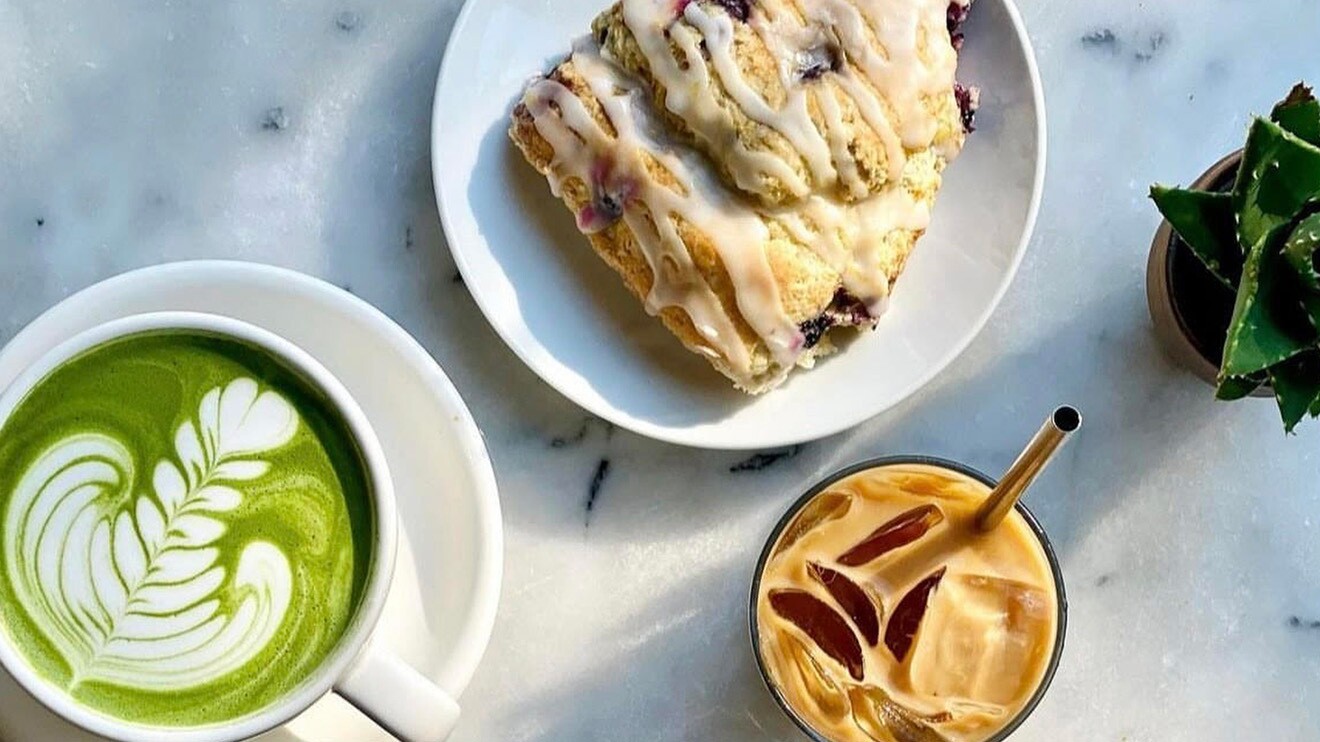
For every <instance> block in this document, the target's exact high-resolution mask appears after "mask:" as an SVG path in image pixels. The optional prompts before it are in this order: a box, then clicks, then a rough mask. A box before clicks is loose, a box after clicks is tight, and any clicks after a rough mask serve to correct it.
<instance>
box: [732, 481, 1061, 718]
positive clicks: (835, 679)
mask: <svg viewBox="0 0 1320 742" xmlns="http://www.w3.org/2000/svg"><path fill="white" fill-rule="evenodd" d="M989 491H990V488H989V487H988V486H987V485H986V484H984V483H982V482H981V481H979V480H977V479H975V478H973V477H971V476H969V475H967V474H964V473H962V472H960V471H957V470H955V469H952V468H946V467H943V466H935V465H932V464H927V463H920V464H918V463H902V464H889V465H882V466H879V467H876V468H870V469H866V470H863V471H860V472H857V473H855V474H852V475H850V476H847V477H844V478H843V479H840V480H838V481H836V482H834V483H832V484H830V485H829V486H827V487H826V488H825V489H824V490H823V491H821V492H819V493H818V494H816V495H815V496H814V497H812V498H811V499H810V500H808V501H807V502H806V503H805V504H804V505H803V506H802V507H801V508H800V510H799V511H798V512H797V513H796V515H794V516H793V517H791V518H790V519H789V521H788V522H787V524H786V525H785V526H784V527H783V529H782V530H781V531H780V532H779V535H778V537H777V538H776V539H775V542H774V544H773V546H771V547H770V550H769V552H768V556H767V557H766V558H765V560H764V565H763V566H762V572H761V574H760V579H759V584H758V586H757V588H756V593H755V596H754V600H755V606H754V612H755V615H754V622H755V632H756V634H757V637H756V638H757V641H756V644H757V651H758V652H759V655H760V657H759V660H760V662H761V665H762V668H763V669H764V671H765V675H766V678H767V681H768V682H769V684H770V686H771V689H772V690H773V691H774V693H775V694H776V695H777V696H778V697H779V699H780V701H781V702H782V703H783V704H784V705H785V706H786V707H787V708H788V709H789V710H790V713H791V714H792V715H793V716H795V717H796V719H797V720H798V722H799V723H800V724H802V725H803V726H805V727H807V728H809V729H810V730H811V731H812V732H814V733H815V734H816V735H817V736H819V737H820V738H821V739H824V740H829V741H830V742H853V741H857V742H987V740H992V739H995V738H996V735H999V734H1001V733H1002V732H1004V731H1005V730H1006V729H1009V728H1010V727H1012V726H1014V725H1015V724H1016V723H1017V721H1018V719H1019V717H1020V716H1021V715H1022V714H1023V712H1024V709H1027V708H1028V707H1029V706H1030V705H1031V704H1032V703H1033V699H1034V698H1035V697H1036V695H1037V691H1038V689H1040V688H1041V687H1042V684H1043V683H1045V682H1046V677H1047V675H1048V674H1049V673H1050V672H1052V667H1051V664H1052V661H1053V660H1054V650H1055V645H1056V643H1057V642H1058V641H1059V634H1060V630H1061V628H1060V622H1061V617H1060V610H1059V605H1060V596H1059V592H1060V589H1061V586H1060V585H1059V584H1058V583H1056V577H1055V570H1054V569H1052V566H1051V560H1050V557H1049V556H1048V555H1047V553H1046V549H1045V547H1044V545H1043V543H1042V540H1041V537H1039V536H1038V535H1037V533H1036V531H1034V530H1033V529H1032V527H1031V525H1029V524H1028V523H1027V521H1026V519H1025V518H1024V517H1023V516H1022V514H1021V513H1019V512H1013V513H1011V514H1010V515H1009V517H1008V518H1007V519H1006V520H1005V521H1004V522H1003V523H1002V524H1001V525H1000V526H998V527H997V528H995V529H994V530H993V531H991V532H989V533H981V532H979V531H978V530H977V529H976V526H975V524H974V515H975V513H976V509H977V507H978V506H979V505H980V504H981V502H982V501H983V500H984V499H985V498H986V496H987V495H988V494H989Z"/></svg>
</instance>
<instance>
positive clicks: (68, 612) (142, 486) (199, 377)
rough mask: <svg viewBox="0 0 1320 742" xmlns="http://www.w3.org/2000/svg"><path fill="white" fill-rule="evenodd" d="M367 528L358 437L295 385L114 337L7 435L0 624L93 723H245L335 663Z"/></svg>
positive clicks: (235, 351) (277, 369)
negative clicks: (107, 719) (329, 660)
mask: <svg viewBox="0 0 1320 742" xmlns="http://www.w3.org/2000/svg"><path fill="white" fill-rule="evenodd" d="M374 517H375V515H374V510H373V508H372V505H371V496H370V490H369V486H368V484H367V478H366V473H365V471H364V469H363V465H362V459H361V453H360V451H359V450H358V448H357V443H356V441H355V439H354V438H353V435H352V433H351V432H350V431H349V430H348V428H347V426H346V424H345V423H344V422H343V420H342V418H340V417H339V413H338V411H337V409H335V407H334V405H333V404H331V403H330V402H329V401H328V400H326V399H325V397H324V395H323V394H322V393H321V392H320V390H319V389H317V388H315V387H313V386H311V385H310V384H309V383H308V382H306V381H305V380H304V379H303V377H302V376H301V375H300V374H299V373H298V372H296V371H294V370H292V369H290V368H288V367H286V366H285V365H284V364H283V362H282V361H280V360H279V359H277V358H275V357H273V356H271V355H269V354H268V353H266V352H265V351H264V350H261V349H259V348H256V347H252V346H248V345H245V344H243V343H241V342H239V341H236V340H231V339H228V338H224V337H218V336H212V335H206V334H200V333H197V334H190V333H187V332H183V331H178V332H173V331H162V332H154V333H146V334H143V335H135V336H130V337H128V338H121V339H119V340H115V341H111V342H110V343H108V344H106V345H103V346H100V347H97V348H93V349H92V350H90V351H87V352H86V353H84V354H82V355H80V356H78V357H76V358H74V359H72V360H70V361H68V362H66V363H65V364H64V365H62V366H60V367H58V368H57V369H56V370H55V371H53V372H51V373H50V374H49V375H48V376H47V377H46V378H45V379H43V380H42V381H40V382H38V383H37V385H36V386H34V387H33V388H32V390H31V391H29V392H28V393H27V395H26V396H25V397H24V398H23V400H21V401H20V402H19V404H18V406H17V407H16V408H15V409H14V411H13V412H12V414H10V415H9V417H8V419H7V420H5V421H4V423H3V427H0V519H2V520H3V526H2V529H0V541H2V543H0V556H2V557H3V569H0V624H3V629H4V631H5V632H6V634H7V635H8V638H9V641H10V643H11V644H12V645H13V646H15V647H16V648H17V649H18V650H19V652H20V653H21V654H22V655H23V657H24V659H25V660H26V661H27V662H28V664H30V665H31V667H32V668H33V669H34V670H35V671H36V672H37V674H38V675H40V676H41V677H42V678H43V680H44V681H45V682H47V683H48V684H49V685H51V686H52V687H54V688H55V689H58V690H59V691H60V692H62V693H64V694H66V695H68V696H69V697H70V698H71V699H73V700H74V701H75V702H77V703H79V704H82V705H85V706H88V707H90V708H93V709H95V710H97V711H99V712H101V713H104V714H108V715H110V716H113V717H116V718H119V719H123V720H126V721H131V722H137V723H143V724H150V725H155V726H167V727H193V726H202V725H207V724H214V723H220V722H227V721H231V720H234V719H238V718H242V717H244V716H247V715H250V714H252V713H255V712H258V711H260V710H262V709H263V708H266V707H268V706H270V705H271V704H273V703H276V702H278V701H279V700H280V699H282V698H283V697H284V696H285V695H287V694H288V693H290V692H291V691H293V690H294V689H296V688H297V687H298V686H299V685H300V684H301V683H302V682H303V680H304V679H305V678H306V677H308V676H309V675H310V674H311V673H312V672H313V671H314V670H315V669H316V668H317V667H319V666H320V665H321V664H322V663H323V662H324V661H325V659H326V657H327V656H328V655H329V654H330V653H331V652H332V651H333V650H334V649H335V647H336V645H337V643H338V641H339V639H340V637H341V636H342V635H343V633H344V632H345V631H346V630H347V627H348V625H349V623H350V621H351V619H352V617H353V615H354V613H355V611H356V610H357V606H358V603H359V601H360V599H361V596H362V593H363V590H364V586H365V582H366V575H367V574H368V572H369V569H370V565H371V559H372V556H371V555H372V552H373V550H374V545H373V533H374Z"/></svg>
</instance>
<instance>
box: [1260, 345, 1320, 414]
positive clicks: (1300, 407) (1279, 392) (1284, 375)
mask: <svg viewBox="0 0 1320 742" xmlns="http://www.w3.org/2000/svg"><path fill="white" fill-rule="evenodd" d="M1270 384H1271V385H1272V386H1273V387H1274V398H1275V400H1277V401H1278V403H1279V414H1280V416H1282V417H1283V429H1284V431H1286V432H1288V433H1291V432H1292V431H1293V428H1295V427H1297V423H1299V422H1301V420H1302V418H1303V417H1306V415H1307V413H1308V412H1309V411H1310V410H1311V409H1312V408H1313V407H1315V406H1316V404H1318V403H1320V350H1316V349H1314V348H1312V349H1310V350H1307V351H1305V352H1302V353H1299V354H1297V355H1296V356H1293V357H1292V358H1289V359H1288V360H1287V361H1284V362H1283V363H1280V364H1279V365H1277V366H1275V367H1274V368H1272V369H1270Z"/></svg>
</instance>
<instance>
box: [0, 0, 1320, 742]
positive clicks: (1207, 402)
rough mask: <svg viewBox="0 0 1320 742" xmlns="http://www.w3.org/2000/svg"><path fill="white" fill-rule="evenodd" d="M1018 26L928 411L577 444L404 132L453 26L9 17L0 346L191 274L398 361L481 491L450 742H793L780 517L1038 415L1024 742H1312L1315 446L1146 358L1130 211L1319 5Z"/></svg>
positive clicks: (1316, 23)
mask: <svg viewBox="0 0 1320 742" xmlns="http://www.w3.org/2000/svg"><path fill="white" fill-rule="evenodd" d="M547 1H549V0H547ZM1022 6H1023V7H1022V10H1023V13H1024V16H1025V18H1026V21H1027V24H1028V26H1029V28H1030V31H1031V35H1032V37H1033V39H1034V40H1035V43H1036V45H1037V53H1038V56H1039V60H1040V63H1041V69H1042V73H1043V75H1044V79H1045V85H1046V98H1047V101H1048V111H1049V117H1050V126H1049V132H1050V140H1051V145H1050V166H1049V175H1048V179H1047V189H1046V196H1045V202H1044V208H1043V211H1042V213H1041V219H1040V224H1039V228H1038V230H1037V235H1036V239H1035V241H1034V243H1033V244H1032V247H1031V250H1030V251H1029V253H1028V255H1027V258H1026V261H1025V263H1024V264H1023V267H1022V271H1021V273H1020V274H1019V276H1018V278H1017V281H1016V283H1015V284H1014V285H1013V287H1012V289H1011V290H1010V291H1009V294H1008V296H1007V298H1006V300H1005V302H1004V303H1003V305H1002V306H1001V307H1000V309H999V311H998V312H997V313H996V314H995V316H994V318H993V319H992V320H991V322H990V324H989V326H988V327H987V329H986V331H985V332H984V333H983V334H982V335H981V337H980V338H979V339H978V340H977V341H976V342H975V343H974V344H973V345H972V347H971V349H970V350H969V351H968V352H967V353H966V354H965V355H964V356H963V357H962V358H961V359H959V360H958V361H957V362H956V363H955V364H954V366H953V367H952V368H951V369H950V370H949V371H948V372H946V373H944V374H943V375H942V376H941V377H940V378H939V379H937V380H936V381H935V383H933V384H932V385H931V386H929V387H928V388H927V389H926V390H925V391H923V392H922V393H920V394H918V395H916V396H915V397H914V398H912V399H911V400H910V401H908V402H907V403H906V404H904V405H902V406H901V407H900V408H898V409H896V410H894V411H893V412H891V413H889V414H886V415H885V416H883V417H882V418H879V419H876V420H873V421H871V422H870V423H868V424H865V425H863V426H862V427H860V428H858V429H856V430H854V431H852V432H850V433H846V434H843V435H840V436H837V437H834V438H831V439H828V440H825V441H821V442H817V443H814V444H810V445H808V446H806V447H804V448H802V449H800V450H794V451H791V452H789V453H790V454H791V455H789V456H785V457H783V458H782V459H779V460H778V461H776V462H775V463H773V464H772V465H770V466H768V467H766V468H764V469H761V470H758V471H731V469H737V468H739V467H738V464H739V462H740V461H742V460H743V459H744V458H745V457H744V456H743V455H739V454H727V453H718V452H695V451H690V450H684V449H679V448H674V447H670V446H666V445H661V444H657V443H653V442H650V441H647V440H643V439H640V438H638V437H636V436H633V435H631V434H628V433H626V432H623V431H616V430H610V429H609V428H608V426H606V425H604V424H603V423H601V422H599V421H594V420H588V419H586V418H585V416H584V414H583V413H581V412H580V411H579V410H577V409H576V408H574V407H573V406H572V405H571V404H569V403H568V402H566V401H564V400H563V399H562V398H560V397H559V396H558V395H557V394H556V393H554V392H553V391H551V390H550V389H549V388H548V387H546V386H544V385H543V384H542V383H541V382H540V381H539V380H538V379H536V377H534V376H533V375H532V374H530V373H529V372H528V371H526V370H525V369H524V368H522V367H521V365H520V364H519V363H518V362H517V360H516V359H515V358H514V356H513V355H512V354H511V353H509V352H508V351H507V350H506V349H505V348H504V347H503V346H502V345H501V344H500V342H499V341H498V339H497V338H496V337H495V335H494V334H493V333H492V332H491V331H490V330H489V329H488V327H487V326H486V324H485V322H484V320H483V319H482V318H481V316H480V314H479V313H478V312H477V310H476V308H475V306H474V304H473V302H472V301H471V299H470V297H469V296H468V295H467V293H466V291H465V289H464V288H463V286H461V285H460V284H458V283H457V282H456V281H455V280H454V270H453V266H452V262H451V260H450V257H449V255H448V253H447V251H446V248H445V245H444V240H443V237H442V235H441V233H440V228H439V224H438V220H437V218H436V215H435V208H434V204H433V196H432V191H431V186H430V178H429V173H428V157H427V155H428V152H427V146H428V145H427V137H428V131H427V130H428V119H429V110H430V97H431V89H432V85H433V82H434V79H435V73H436V70H437V68H438V66H439V61H440V56H441V54H442V51H443V47H444V40H445V38H446V35H447V33H448V30H449V27H450V25H451V23H452V21H453V18H454V16H455V14H456V13H457V9H458V4H457V0H440V1H439V2H437V1H435V0H432V1H431V2H419V1H417V0H400V1H398V2H391V3H376V2H367V1H365V0H336V1H335V2H325V1H323V0H293V1H289V2H273V1H272V0H237V1H232V2H216V3H206V2H189V1H184V0H175V1H174V2H170V1H169V0H165V1H163V2H142V1H140V0H124V1H123V2H115V3H100V2H89V1H88V0H55V1H41V2H38V1H37V0H0V339H6V338H8V337H9V336H10V335H12V334H13V333H15V332H17V330H18V329H19V328H20V327H22V325H23V324H24V323H26V322H27V321H29V320H30V319H32V318H33V317H34V316H36V315H37V314H38V313H39V312H41V311H42V310H43V309H44V308H46V307H47V306H49V305H50V304H52V303H54V302H56V301H58V300H59V299H60V298H61V297H63V296H65V295H67V294H68V293H70V292H71V291H74V290H76V289H78V288H80V287H82V286H85V285H87V284H89V283H92V282H94V281H96V280H99V279H101V278H104V277H107V276H110V275H112V274H115V273H118V272H120V271H123V270H126V269H129V268H134V267H138V266H143V265H149V264H153V263H157V262H160V261H165V260H178V259H184V258H195V257H234V258H246V259H253V260H262V261H267V262H271V263H276V264H279V265H284V266H289V267H293V268H297V269H300V270H303V271H306V272H309V273H312V274H314V275H318V276H321V277H324V278H327V279H329V280H331V281H334V282H336V283H338V284H340V285H343V286H345V287H348V288H350V289H351V290H352V291H353V292H355V293H357V294H359V295H361V296H363V297H364V298H366V299H368V300H369V301H371V302H373V303H375V304H376V305H378V306H379V307H381V308H382V309H383V310H384V311H386V312H387V313H388V314H390V315H391V316H393V317H394V318H396V319H397V320H398V321H399V322H401V323H402V324H403V325H404V326H405V327H406V328H408V329H409V330H410V331H411V332H413V333H414V334H415V335H416V336H417V337H418V338H419V339H420V340H421V342H422V343H423V344H424V345H425V346H426V347H427V348H428V349H429V350H430V351H431V352H432V353H433V354H434V355H435V357H436V358H437V359H438V360H439V361H440V363H441V364H442V365H443V366H444V367H445V369H446V370H447V371H448V372H449V374H450V375H451V376H452V377H453V379H454V381H455V383H456V384H457V386H458V388H459V390H460V391H461V392H462V393H463V394H464V396H465V397H466V398H467V400H468V403H469V404H470V405H471V406H472V408H473V411H474V413H475V415H476V418H477V421H478V423H479V424H480V425H481V426H482V427H483V428H484V430H485V433H486V436H487V439H488V441H489V444H490V447H491V452H492V454H493V457H494V460H495V464H496V467H497V471H498V475H499V478H500V481H501V484H502V488H503V492H502V496H503V505H504V513H505V524H506V529H507V540H508V550H507V560H506V565H507V566H506V571H505V581H504V596H503V603H502V606H501V613H500V618H499V621H498V624H497V626H496V629H495V634H494V637H493V639H492V643H491V647H490V650H489V652H488V653H487V656H486V660H485V662H484V664H483V666H482V668H481V670H480V671H479V672H478V674H477V677H476V679H475V680H474V682H473V683H472V685H471V686H470V687H469V689H468V691H467V693H466V694H465V695H464V697H463V699H462V700H463V705H464V707H465V718H464V720H463V721H462V723H461V725H460V727H459V731H458V733H457V735H456V737H455V738H456V739H457V740H460V741H462V742H468V741H471V740H706V739H709V740H743V739H746V740H752V739H776V740H794V739H798V738H799V737H798V736H797V735H796V733H795V731H794V729H793V728H792V727H791V726H790V725H789V724H788V723H787V722H786V721H785V720H784V719H783V718H782V717H781V716H780V714H779V712H778V711H777V710H776V708H775V707H774V706H773V704H772V703H771V702H770V700H769V698H768V696H767V694H766V693H765V691H764V690H763V689H762V688H761V686H760V684H759V681H758V680H757V678H756V676H755V674H754V670H753V667H752V664H751V657H750V653H749V649H748V643H747V638H746V629H745V620H746V608H745V602H746V594H747V590H748V580H749V578H750V572H751V569H752V565H753V561H754V559H755V556H756V554H757V553H758V551H759V549H760V547H761V540H762V538H763V537H764V535H765V533H766V532H767V530H768V529H769V527H770V526H771V524H772V523H773V522H774V521H775V520H776V518H777V517H778V516H779V514H780V512H781V511H782V509H783V508H784V506H785V505H786V504H787V503H788V502H789V501H790V500H791V499H792V498H793V497H794V495H795V493H796V492H798V491H799V490H800V489H802V488H803V487H804V486H806V485H807V484H808V483H809V482H811V481H813V480H814V479H816V478H818V477H820V476H821V475H823V474H824V473H826V472H828V471H830V470H833V469H835V468H837V467H839V466H841V465H844V464H847V463H849V462H852V461H854V460H857V459H859V458H862V457H866V456H871V455H874V454H881V453H900V452H920V453H929V454H936V455H943V456H948V457H953V458H958V459H962V460H964V461H967V462H968V463H970V464H972V465H975V466H977V467H980V468H983V469H985V470H989V471H995V470H998V469H1000V468H1002V467H1003V466H1005V465H1006V464H1007V463H1008V461H1009V459H1010V458H1011V457H1012V455H1013V454H1014V452H1015V449H1016V447H1017V446H1018V444H1019V442H1020V441H1021V440H1022V439H1023V438H1025V436H1026V435H1028V434H1029V433H1030V432H1031V430H1032V429H1033V428H1034V427H1035V425H1036V423H1037V422H1038V420H1039V419H1040V418H1041V416H1043V415H1044V414H1045V412H1046V411H1047V410H1048V409H1049V408H1050V407H1051V406H1052V405H1053V404H1055V403H1056V402H1060V401H1070V402H1073V403H1075V404H1077V405H1078V406H1079V407H1081V408H1082V410H1083V411H1084V412H1085V413H1086V414H1087V424H1086V428H1085V430H1084V432H1083V433H1082V436H1081V438H1080V439H1079V440H1078V441H1077V443H1076V445H1074V446H1073V447H1072V448H1071V449H1070V450H1069V451H1068V453H1067V455H1066V456H1065V457H1064V458H1063V459H1062V460H1061V461H1059V462H1058V463H1057V464H1056V465H1055V466H1054V467H1053V468H1052V469H1051V470H1050V471H1049V473H1048V474H1047V475H1046V477H1045V479H1044V480H1043V481H1042V482H1041V483H1040V485H1039V486H1038V488H1037V489H1036V490H1035V491H1034V492H1033V493H1031V495H1030V496H1029V502H1030V504H1031V505H1032V506H1033V507H1034V508H1035V509H1036V511H1037V512H1038V514H1039V515H1040V516H1041V519H1042V520H1043V522H1044V523H1045V525H1046V526H1047V528H1048V529H1049V530H1050V532H1051V533H1052V534H1053V536H1054V540H1055V543H1056V546H1057V547H1058V549H1059V551H1060V554H1061V558H1062V560H1063V563H1064V566H1065V570H1066V573H1067V580H1068V587H1069V593H1070V598H1071V603H1072V610H1071V614H1070V625H1069V632H1068V641H1067V651H1066V653H1065V656H1064V660H1063V665H1062V668H1061V670H1060V672H1059V675H1058V678H1057V680H1056V682H1055V686H1054V688H1053V690H1052V691H1051V692H1050V694H1049V696H1048V698H1047V699H1046V701H1045V703H1044V704H1043V705H1042V706H1041V708H1040V710H1039V711H1038V712H1037V713H1036V714H1035V716H1034V717H1033V718H1032V719H1031V720H1030V721H1029V722H1028V723H1027V724H1026V726H1024V727H1023V729H1022V731H1021V732H1020V734H1019V735H1018V736H1017V737H1015V739H1021V740H1024V742H1027V741H1030V740H1115V741H1117V740H1131V741H1133V742H1137V741H1151V742H1156V741H1161V740H1207V741H1218V740H1224V741H1229V740H1245V739H1251V740H1314V739H1320V661H1318V659H1317V658H1320V628H1315V627H1314V626H1320V623H1316V624H1314V625H1313V624H1312V622H1320V531H1318V530H1317V523H1320V480H1317V476H1316V475H1317V473H1318V472H1320V454H1318V453H1317V444H1320V425H1317V424H1310V425H1307V426H1305V427H1304V428H1303V430H1302V432H1301V434H1300V435H1298V436H1296V437H1294V438H1290V439H1285V438H1284V437H1283V434H1282V432H1281V428H1280V425H1279V423H1278V420H1277V416H1276V413H1275V411H1274V409H1273V408H1272V405H1271V403H1270V402H1268V401H1257V400H1249V401H1245V402H1242V403H1235V404H1232V405H1226V404H1220V403H1216V402H1214V401H1213V400H1212V399H1211V397H1210V393H1209V390H1208V388H1207V387H1205V386H1203V385H1201V384H1200V382H1198V381H1196V380H1195V379H1193V378H1192V377H1191V376H1190V375H1189V374H1186V373H1183V372H1181V371H1179V370H1178V369H1176V368H1174V367H1172V366H1171V365H1170V364H1169V363H1168V362H1167V361H1165V360H1164V358H1163V357H1161V355H1160V354H1159V352H1158V350H1157V347H1156V346H1155V344H1154V340H1153V337H1152V335H1151V332H1150V329H1149V322H1148V319H1147V316H1146V310H1145V307H1144V303H1143V301H1144V299H1143V293H1142V278H1143V268H1144V261H1145V256H1146V249H1147V245H1148V241H1149V238H1150V235H1151V232H1152V231H1153V229H1154V226H1155V224H1156V216H1155V213H1154V211H1153V209H1152V208H1151V207H1150V205H1149V204H1148V202H1147V201H1146V199H1145V197H1144V195H1145V189H1146V186H1147V184H1148V183H1149V182H1151V181H1152V180H1154V179H1168V180H1184V181H1186V180H1190V179H1191V178H1192V177H1194V176H1195V175H1196V174H1197V173H1199V172H1200V170H1201V169H1202V167H1204V166H1205V165H1207V164H1209V163H1210V162H1212V161H1213V160H1215V159H1216V158H1217V157H1218V156H1219V155H1220V154H1221V153H1223V152H1225V151H1227V150H1228V149H1230V148H1232V147H1233V146H1235V143H1236V142H1237V141H1238V140H1239V138H1240V136H1241V134H1242V132H1243V130H1244V126H1245V124H1246V120H1247V118H1246V117H1247V113H1248V112H1249V111H1252V110H1256V111H1261V110H1265V109H1267V108H1268V106H1269V105H1270V103H1271V102H1272V100H1273V99H1274V98H1276V97H1278V96H1279V95H1281V94H1282V93H1283V92H1285V91H1286V89H1287V88H1288V86H1289V85H1290V84H1291V83H1292V82H1293V81H1295V80H1296V79H1297V78H1298V77H1302V76H1308V75H1309V76H1311V77H1313V78H1320V66H1317V64H1316V59H1317V57H1316V54H1315V39H1316V38H1317V35H1318V34H1320V12H1318V11H1317V9H1316V7H1315V5H1314V2H1313V1H1312V0H1275V1H1273V2H1254V3H1245V2H1241V1H1240V0H1204V1H1203V2H1200V3H1196V4H1189V3H1186V2H1183V1H1181V0H1146V1H1145V2H1138V1H1137V0H1115V1H1114V2H1107V3H1082V2H1076V1H1075V0H1074V1H1070V2H1063V1H1060V0H1052V1H1051V0H1023V2H1022ZM969 43H975V39H974V37H973V38H972V39H971V41H970V42H969ZM452 104H453V105H462V101H454V102H453V103H452ZM593 482H595V485H594V486H593V485H592V483H593ZM589 492H591V493H594V496H592V495H589ZM0 715H2V712H0Z"/></svg>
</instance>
